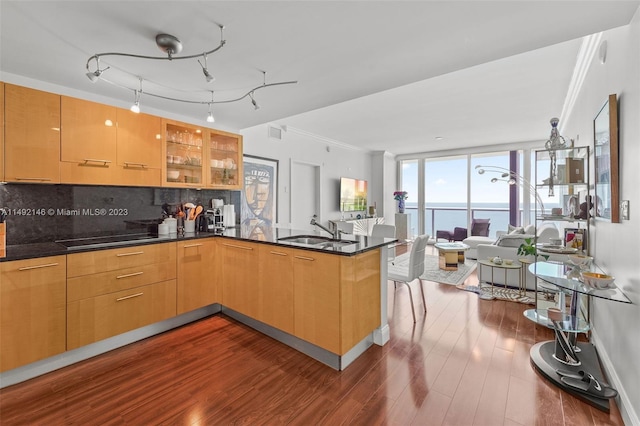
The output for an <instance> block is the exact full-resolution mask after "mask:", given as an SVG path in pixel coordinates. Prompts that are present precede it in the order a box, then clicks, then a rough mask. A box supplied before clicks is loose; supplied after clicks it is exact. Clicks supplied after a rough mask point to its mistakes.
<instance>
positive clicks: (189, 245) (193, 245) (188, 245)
mask: <svg viewBox="0 0 640 426" xmlns="http://www.w3.org/2000/svg"><path fill="white" fill-rule="evenodd" d="M202 245H203V244H202V243H200V244H187V245H186V246H184V248H191V247H200V246H202Z"/></svg>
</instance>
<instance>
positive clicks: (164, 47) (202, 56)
mask: <svg viewBox="0 0 640 426" xmlns="http://www.w3.org/2000/svg"><path fill="white" fill-rule="evenodd" d="M218 27H219V28H220V43H219V45H218V46H216V47H214V48H212V49H210V50H207V51H204V52H202V53H199V54H196V55H185V56H178V54H179V53H180V52H181V51H182V43H181V42H180V40H179V39H178V38H177V37H175V36H173V35H171V34H158V35H156V38H155V40H156V45H157V46H158V48H159V49H160V50H161V51H163V52H164V53H166V56H147V55H137V54H133V53H120V52H105V53H96V54H95V55H93V56H91V57H90V58H89V59H88V60H87V65H86V68H87V73H86V75H87V77H88V78H89V80H91V82H92V83H95V82H97V81H98V80H102V81H104V82H107V83H109V84H112V85H114V86H117V87H120V88H122V89H127V90H131V91H132V92H133V95H134V103H133V105H132V106H131V111H133V112H136V113H138V112H140V98H141V96H142V95H145V96H153V97H155V98H160V99H166V100H169V101H175V102H183V103H189V104H200V105H206V106H207V107H208V114H207V115H206V120H207V121H208V122H210V123H211V122H214V121H215V119H214V117H213V105H214V104H224V103H231V102H238V101H241V100H243V99H245V98H249V99H250V101H251V105H252V106H253V108H254V109H255V110H257V109H259V108H260V105H258V103H257V102H256V100H255V92H256V91H258V90H260V89H264V88H266V87H272V86H282V85H287V84H296V83H297V81H281V82H276V83H267V73H266V71H262V84H260V85H258V86H256V87H254V88H252V89H250V90H249V91H248V92H246V93H245V94H243V95H242V96H239V97H237V98H232V99H215V98H214V91H213V90H209V91H207V95H209V94H210V96H211V100H206V101H203V100H200V99H188V98H177V97H171V96H164V95H161V94H158V93H153V92H151V91H148V90H144V89H143V82H144V78H142V77H140V76H138V77H137V78H138V81H139V85H138V87H136V88H132V87H127V86H124V85H122V84H119V83H116V82H114V81H112V80H110V79H108V74H109V73H107V77H105V76H104V75H103V73H104V72H105V71H107V70H108V69H110V68H111V67H105V68H101V67H100V59H101V58H104V57H108V56H125V57H129V58H137V59H149V60H155V61H174V60H184V59H196V60H197V62H198V64H200V67H201V68H202V74H203V76H204V79H205V81H206V83H211V82H212V81H214V80H215V77H214V76H213V75H212V74H211V73H210V72H209V68H208V64H207V57H208V55H211V54H213V53H215V52H217V51H219V50H220V49H222V48H223V47H224V45H225V44H226V40H225V39H224V26H223V25H218ZM125 72H126V71H125ZM128 74H129V75H133V74H132V73H128Z"/></svg>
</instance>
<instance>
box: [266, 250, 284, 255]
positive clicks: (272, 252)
mask: <svg viewBox="0 0 640 426" xmlns="http://www.w3.org/2000/svg"><path fill="white" fill-rule="evenodd" d="M269 253H271V254H275V255H276V256H286V255H287V253H281V252H279V251H270V252H269Z"/></svg>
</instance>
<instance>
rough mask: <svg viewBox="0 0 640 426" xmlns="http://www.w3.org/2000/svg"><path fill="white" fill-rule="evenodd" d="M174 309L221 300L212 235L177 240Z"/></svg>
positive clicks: (185, 309) (188, 308) (192, 308)
mask: <svg viewBox="0 0 640 426" xmlns="http://www.w3.org/2000/svg"><path fill="white" fill-rule="evenodd" d="M177 259H178V268H177V272H178V273H177V277H178V283H177V313H178V315H179V314H182V313H185V312H189V311H192V310H194V309H198V308H201V307H203V306H207V305H211V304H213V303H219V302H221V299H220V291H219V284H218V276H219V269H218V262H217V256H216V240H215V238H207V239H197V240H188V241H180V242H178V243H177Z"/></svg>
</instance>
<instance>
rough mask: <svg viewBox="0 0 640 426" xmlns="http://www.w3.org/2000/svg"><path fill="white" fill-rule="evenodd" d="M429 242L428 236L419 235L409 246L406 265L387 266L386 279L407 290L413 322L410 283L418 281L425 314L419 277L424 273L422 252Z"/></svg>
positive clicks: (392, 264) (393, 264)
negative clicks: (401, 285) (400, 284)
mask: <svg viewBox="0 0 640 426" xmlns="http://www.w3.org/2000/svg"><path fill="white" fill-rule="evenodd" d="M427 241H429V236H428V235H420V236H418V237H416V239H415V240H414V241H413V244H412V246H411V252H410V254H409V264H408V265H397V264H396V263H395V262H393V263H390V264H389V271H388V278H389V279H390V280H392V281H393V282H394V283H395V284H397V283H403V284H404V285H406V286H407V289H408V290H409V300H410V301H411V313H412V314H413V322H414V323H415V322H416V310H415V307H414V305H413V295H412V293H411V286H410V285H409V283H410V282H412V281H414V280H416V279H418V280H419V285H420V292H421V293H422V305H423V307H424V312H427V301H426V299H425V297H424V289H423V288H422V279H421V278H420V275H422V274H423V273H424V251H425V248H426V247H427Z"/></svg>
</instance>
